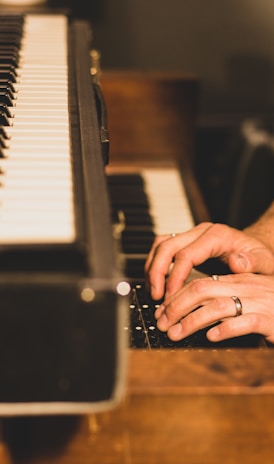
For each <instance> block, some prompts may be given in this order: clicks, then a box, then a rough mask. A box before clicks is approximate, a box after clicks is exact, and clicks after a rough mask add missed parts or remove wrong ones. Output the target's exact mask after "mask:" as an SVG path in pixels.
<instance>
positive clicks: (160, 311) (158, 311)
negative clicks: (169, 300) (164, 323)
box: [154, 304, 165, 319]
mask: <svg viewBox="0 0 274 464" xmlns="http://www.w3.org/2000/svg"><path fill="white" fill-rule="evenodd" d="M164 311H165V305H164V304H161V305H160V306H159V307H158V308H157V309H156V311H155V313H154V316H155V319H159V318H160V317H161V315H162V314H163V312H164Z"/></svg>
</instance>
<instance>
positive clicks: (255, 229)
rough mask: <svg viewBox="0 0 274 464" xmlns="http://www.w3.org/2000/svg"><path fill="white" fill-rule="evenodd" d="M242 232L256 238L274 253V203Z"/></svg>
mask: <svg viewBox="0 0 274 464" xmlns="http://www.w3.org/2000/svg"><path fill="white" fill-rule="evenodd" d="M244 232H245V233H246V234H247V235H250V236H252V237H254V238H257V239H258V240H260V241H261V242H262V243H264V244H265V245H266V246H267V247H268V248H270V249H271V250H272V251H273V252H274V201H273V203H271V205H270V206H269V208H268V209H267V210H266V211H265V213H264V214H263V215H262V216H261V217H260V218H259V219H258V220H257V221H256V222H254V224H252V225H251V226H249V227H247V228H245V229H244Z"/></svg>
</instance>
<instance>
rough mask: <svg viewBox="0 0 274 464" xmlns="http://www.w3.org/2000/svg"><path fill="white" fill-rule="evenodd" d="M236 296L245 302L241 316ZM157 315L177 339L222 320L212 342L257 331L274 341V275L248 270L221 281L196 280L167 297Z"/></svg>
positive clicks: (210, 336)
mask: <svg viewBox="0 0 274 464" xmlns="http://www.w3.org/2000/svg"><path fill="white" fill-rule="evenodd" d="M232 296H237V297H238V298H239V299H240V302H241V304H242V315H240V316H239V317H235V316H236V305H235V301H234V300H233V299H232ZM194 308H197V309H196V310H195V311H193V309H194ZM155 317H156V319H157V326H158V328H159V329H160V330H162V331H164V332H167V334H168V336H169V338H170V339H171V340H174V341H177V340H181V339H183V338H185V337H186V336H189V335H190V334H192V333H194V332H196V331H197V330H199V329H202V328H206V327H209V326H210V325H212V324H214V323H216V322H219V324H218V325H215V326H214V327H213V328H210V329H209V330H208V332H207V338H208V339H209V340H210V341H212V342H218V341H221V340H225V339H228V338H232V337H238V336H241V335H247V334H251V333H256V334H261V335H263V336H264V337H265V339H266V340H267V341H268V342H270V343H274V276H264V275H256V274H249V273H246V274H229V275H225V276H219V278H218V281H215V280H212V278H211V277H206V278H202V279H196V280H192V281H191V282H190V283H188V284H186V285H185V286H184V287H183V288H182V289H181V290H179V291H178V292H177V293H176V294H175V295H173V296H171V297H169V298H168V299H166V300H165V301H164V303H163V304H162V305H161V306H159V308H157V310H156V312H155Z"/></svg>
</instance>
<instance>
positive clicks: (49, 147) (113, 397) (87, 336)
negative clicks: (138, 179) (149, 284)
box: [0, 13, 129, 416]
mask: <svg viewBox="0 0 274 464" xmlns="http://www.w3.org/2000/svg"><path fill="white" fill-rule="evenodd" d="M91 39H92V33H91V30H90V25H89V23H88V22H87V21H84V20H74V19H72V18H71V17H68V16H66V15H63V14H55V13H53V14H43V13H41V14H40V13H37V14H35V13H33V14H23V15H12V14H10V15H5V14H2V13H0V276H1V277H0V301H1V304H0V352H1V372H0V414H1V416H2V415H22V414H28V415H32V414H40V415H42V414H63V413H65V414H75V413H76V414H80V413H83V412H85V413H87V412H88V411H90V412H95V411H96V412H98V411H100V410H101V409H104V410H106V408H107V407H110V406H111V405H112V403H116V402H117V401H118V399H119V398H120V396H121V393H122V390H123V385H124V380H125V375H124V372H125V356H126V348H127V338H126V336H125V332H124V329H123V327H124V325H125V324H126V323H127V320H128V313H127V311H125V309H126V308H127V306H128V298H127V294H128V292H129V285H128V284H127V283H126V284H125V282H124V281H123V279H124V276H123V275H122V274H121V272H120V269H119V268H118V266H117V262H116V254H115V248H114V241H113V236H112V225H111V222H110V217H109V199H108V195H107V187H106V176H105V169H104V168H105V163H106V151H105V150H103V146H104V144H105V140H106V137H105V135H106V133H105V132H104V133H103V134H102V131H101V130H100V129H101V122H102V113H103V112H104V107H103V99H101V100H100V98H99V97H100V89H98V88H97V87H98V84H97V83H96V82H95V80H94V77H93V76H92V75H91V71H90V67H91V58H90V47H91ZM99 123H100V126H99ZM105 146H107V145H105ZM98 199H99V201H100V202H98ZM125 288H126V290H125ZM18 385H20V388H18ZM108 405H109V406H108Z"/></svg>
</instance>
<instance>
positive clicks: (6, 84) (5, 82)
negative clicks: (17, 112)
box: [0, 77, 17, 94]
mask: <svg viewBox="0 0 274 464" xmlns="http://www.w3.org/2000/svg"><path fill="white" fill-rule="evenodd" d="M0 86H1V87H5V88H6V89H7V90H9V91H10V92H12V93H13V94H16V93H17V92H16V89H15V87H14V83H13V82H11V81H10V80H9V79H1V77H0Z"/></svg>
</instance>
